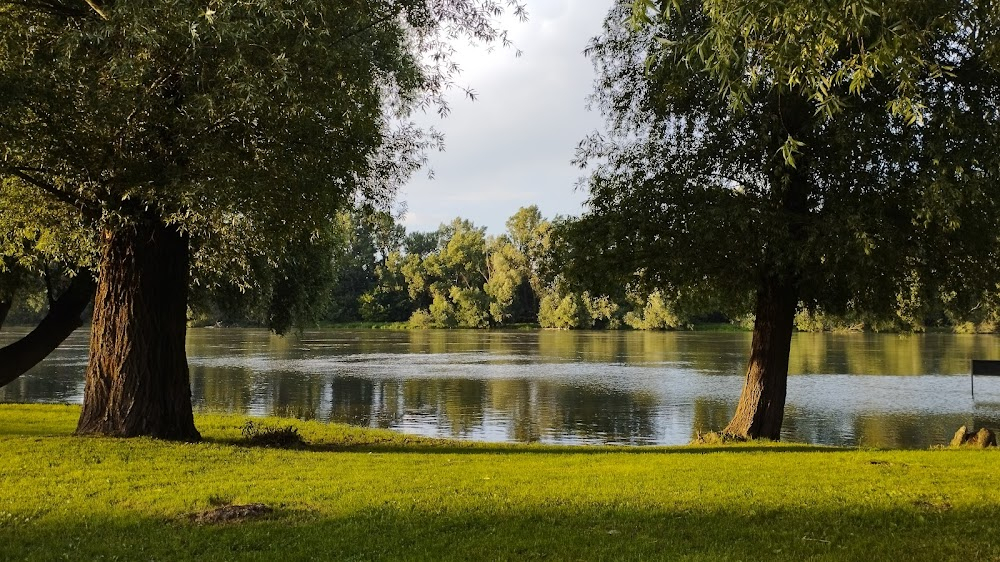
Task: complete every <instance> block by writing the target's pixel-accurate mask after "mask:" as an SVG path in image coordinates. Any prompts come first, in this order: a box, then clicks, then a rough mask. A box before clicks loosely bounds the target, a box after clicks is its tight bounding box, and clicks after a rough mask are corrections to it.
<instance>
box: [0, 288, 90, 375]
mask: <svg viewBox="0 0 1000 562" xmlns="http://www.w3.org/2000/svg"><path fill="white" fill-rule="evenodd" d="M93 299H94V280H93V279H92V278H91V276H90V272H88V271H83V272H81V273H79V274H78V275H77V276H76V277H74V278H73V282H72V283H71V284H70V286H69V288H68V289H66V291H65V292H64V293H63V294H62V295H60V296H59V298H58V299H56V300H55V302H53V303H52V306H51V307H49V312H48V314H46V315H45V318H43V319H42V321H41V322H39V323H38V326H36V327H35V329H34V330H32V331H31V332H29V333H28V334H27V335H26V336H24V337H23V338H21V339H19V340H17V341H15V342H14V343H11V344H10V345H7V346H5V347H3V348H0V387H3V386H6V385H8V384H10V383H11V382H13V381H15V380H17V378H18V377H20V376H21V375H23V374H24V373H26V372H28V370H29V369H31V368H32V367H34V366H35V365H37V364H39V363H41V362H42V360H43V359H45V358H46V357H47V356H48V355H49V354H50V353H52V352H53V351H54V350H55V349H56V348H57V347H59V345H60V344H61V343H62V342H63V341H65V340H66V338H68V337H69V335H70V334H72V333H73V331H74V330H76V329H77V328H79V327H80V326H82V325H83V320H82V319H81V317H80V316H81V315H82V314H83V312H84V311H85V310H86V309H87V305H89V304H90V303H91V302H93ZM4 305H6V309H5V308H4ZM9 309H10V303H3V302H0V325H2V324H3V317H4V315H5V314H6V312H7V310H9Z"/></svg>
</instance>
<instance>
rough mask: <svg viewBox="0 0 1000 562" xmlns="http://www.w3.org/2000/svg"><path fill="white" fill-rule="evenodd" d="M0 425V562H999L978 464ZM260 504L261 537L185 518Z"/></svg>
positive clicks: (41, 421)
mask: <svg viewBox="0 0 1000 562" xmlns="http://www.w3.org/2000/svg"><path fill="white" fill-rule="evenodd" d="M78 414H79V408H77V407H73V406H22V405H3V406H0V560H63V559H70V560H164V561H173V560H282V561H290V560H381V559H386V560H394V559H400V560H534V559H543V560H640V559H641V560H654V559H664V560H683V559H690V560H806V559H812V560H900V559H907V560H1000V535H998V534H997V529H998V527H997V525H998V523H997V522H998V521H1000V479H998V475H1000V466H998V465H1000V454H998V453H997V452H996V451H974V450H928V451H879V450H837V449H826V448H818V447H805V446H793V445H784V444H763V445H760V444H753V445H725V446H720V447H710V446H697V447H678V448H618V447H580V448H567V447H546V446H537V445H492V444H481V443H456V442H449V441H441V440H431V439H422V438H414V437H409V436H404V435H400V434H397V433H393V432H389V431H382V430H367V429H359V428H353V427H348V426H343V425H327V424H321V423H315V422H298V421H290V420H264V422H263V423H265V424H268V423H269V424H271V425H287V424H289V423H291V424H294V425H295V426H296V427H297V428H298V429H299V432H300V433H301V435H302V436H303V437H304V438H305V440H306V441H307V442H308V443H309V445H308V446H306V447H305V448H302V449H297V450H285V449H267V448H260V447H247V446H244V445H241V444H240V439H241V433H240V426H241V425H242V424H243V423H245V422H246V420H247V418H244V417H240V416H220V415H200V416H198V417H197V423H198V427H199V429H200V430H201V431H202V434H203V435H204V436H205V438H206V440H205V441H204V442H202V443H197V444H186V443H166V442H157V441H153V440H149V439H127V440H125V439H106V438H92V437H73V436H71V435H70V434H71V432H72V430H73V427H74V424H75V421H76V417H77V415H78ZM255 502H256V503H263V504H266V505H268V506H270V507H272V508H274V511H273V512H271V513H270V514H268V515H266V516H264V517H263V518H261V519H255V520H248V521H242V522H231V523H223V524H199V523H196V522H193V521H192V519H191V518H190V516H191V514H195V513H199V512H203V511H206V510H210V509H212V508H213V507H216V506H219V505H224V504H249V503H255Z"/></svg>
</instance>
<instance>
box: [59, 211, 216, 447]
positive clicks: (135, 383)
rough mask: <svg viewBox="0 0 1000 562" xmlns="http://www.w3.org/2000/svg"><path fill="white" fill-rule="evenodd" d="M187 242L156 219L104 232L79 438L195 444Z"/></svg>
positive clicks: (188, 248) (173, 229)
mask: <svg viewBox="0 0 1000 562" xmlns="http://www.w3.org/2000/svg"><path fill="white" fill-rule="evenodd" d="M189 260H190V245H189V240H188V238H187V237H186V236H185V235H183V234H182V233H180V232H179V231H178V230H177V229H176V228H174V227H171V226H166V225H163V224H162V223H160V222H159V221H157V220H155V219H147V220H146V221H145V222H139V223H138V224H136V225H131V226H128V227H122V228H119V229H116V230H107V231H105V232H104V233H103V240H102V248H101V258H100V276H99V278H98V282H97V296H96V298H95V302H94V320H93V327H92V328H91V339H90V362H89V364H88V366H87V381H86V387H85V390H84V398H83V411H82V413H81V414H80V421H79V424H78V425H77V430H76V431H77V433H78V434H101V435H111V436H120V437H134V436H139V435H145V436H151V437H156V438H160V439H175V440H189V441H190V440H197V439H200V438H201V436H200V435H199V433H198V430H197V429H195V426H194V415H193V413H192V408H191V387H190V381H189V376H188V366H187V356H186V354H185V351H184V338H185V335H186V331H187V287H188V271H189Z"/></svg>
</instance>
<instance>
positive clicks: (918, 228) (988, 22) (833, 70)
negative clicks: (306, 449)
mask: <svg viewBox="0 0 1000 562" xmlns="http://www.w3.org/2000/svg"><path fill="white" fill-rule="evenodd" d="M992 6H993V5H992V3H991V2H985V1H984V2H980V1H975V0H944V1H940V0H933V1H931V0H920V1H911V0H906V1H903V0H896V1H886V2H867V1H865V0H849V1H847V2H816V1H815V0H790V1H789V0H785V1H782V2H775V1H769V0H768V1H753V2H750V1H746V0H709V1H703V0H672V1H670V2H653V1H652V0H635V1H631V0H629V1H619V2H616V4H615V5H614V7H613V8H612V10H611V12H610V14H609V16H608V18H607V20H606V23H605V27H604V32H603V34H602V35H601V36H600V37H598V38H596V39H595V40H594V41H593V43H592V45H591V46H590V49H589V54H590V56H591V57H592V58H593V61H594V64H595V67H596V69H597V71H598V76H599V78H598V80H597V92H596V94H595V95H594V101H595V103H596V105H597V106H599V107H600V108H601V109H602V110H603V112H604V113H605V115H606V116H607V120H608V130H609V132H608V134H606V135H603V136H602V135H595V136H592V137H591V138H589V139H587V140H586V141H584V142H583V143H582V144H581V146H580V154H579V160H580V162H581V164H582V165H585V166H589V167H590V170H591V172H592V175H591V177H590V180H589V190H590V197H589V208H588V211H587V212H586V213H585V215H584V216H583V217H582V219H581V221H579V222H578V223H577V224H576V225H575V226H574V227H573V228H572V229H571V232H572V233H573V234H574V235H575V237H576V238H577V240H576V243H575V245H574V247H575V250H574V251H573V256H572V259H573V266H574V269H575V271H577V272H578V274H581V275H588V276H590V277H596V278H597V279H596V280H599V281H603V282H605V283H606V284H607V285H609V286H614V285H615V284H617V286H622V285H623V284H630V285H632V286H636V287H645V288H647V289H649V290H652V289H661V290H663V291H664V292H665V294H674V295H677V294H679V295H694V294H697V295H710V296H711V297H714V298H715V299H716V301H715V302H716V303H718V304H719V305H720V306H722V307H725V308H728V309H729V310H731V311H734V312H743V313H746V312H749V313H754V314H755V323H754V331H753V341H752V344H751V352H750V359H749V365H748V369H747V373H746V379H745V383H744V387H743V392H742V395H741V397H740V400H739V403H738V406H737V409H736V413H735V416H734V417H733V419H732V421H731V422H730V423H729V425H728V426H727V427H726V428H725V429H724V432H725V433H728V434H732V435H736V436H741V437H749V438H757V437H766V438H771V439H778V438H779V437H780V431H781V425H782V419H783V413H784V405H785V394H786V385H787V375H788V354H789V348H790V341H791V335H792V330H793V319H794V316H795V314H796V311H797V310H798V309H800V308H806V309H822V310H825V311H828V312H834V313H836V312H844V311H847V310H853V311H862V312H865V313H868V314H883V315H893V314H897V313H901V310H903V311H905V309H912V308H913V307H914V306H918V305H919V302H920V300H921V299H927V298H931V297H933V298H939V297H941V296H944V298H946V299H948V300H949V302H950V306H952V307H953V308H955V309H957V310H961V309H963V307H964V309H966V310H968V309H971V308H973V307H974V306H975V302H976V299H977V298H979V297H981V296H982V295H983V294H984V293H985V292H987V291H990V290H992V291H995V290H996V286H997V285H996V283H997V281H998V279H1000V275H998V273H1000V272H998V263H997V260H996V255H997V254H996V251H997V249H998V245H997V232H998V228H1000V208H998V207H1000V192H998V187H997V185H996V181H997V175H998V174H997V172H998V166H1000V160H998V151H997V150H996V147H997V146H1000V142H998V141H1000V138H998V136H1000V112H998V103H997V100H1000V83H998V79H1000V73H998V66H997V63H998V58H997V35H998V32H1000V27H998V23H1000V22H998V19H997V13H996V11H995V10H994V9H993V7H992Z"/></svg>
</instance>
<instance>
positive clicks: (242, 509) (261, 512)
mask: <svg viewBox="0 0 1000 562" xmlns="http://www.w3.org/2000/svg"><path fill="white" fill-rule="evenodd" d="M273 512H274V508H272V507H269V506H266V505H264V504H262V503H251V504H246V505H224V506H221V507H217V508H215V509H210V510H208V511H203V512H201V513H193V514H191V515H189V516H188V518H189V519H190V520H191V521H192V522H194V523H198V524H200V525H217V524H220V523H241V522H243V521H250V520H253V519H260V518H261V517H264V516H267V515H269V514H271V513H273Z"/></svg>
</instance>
